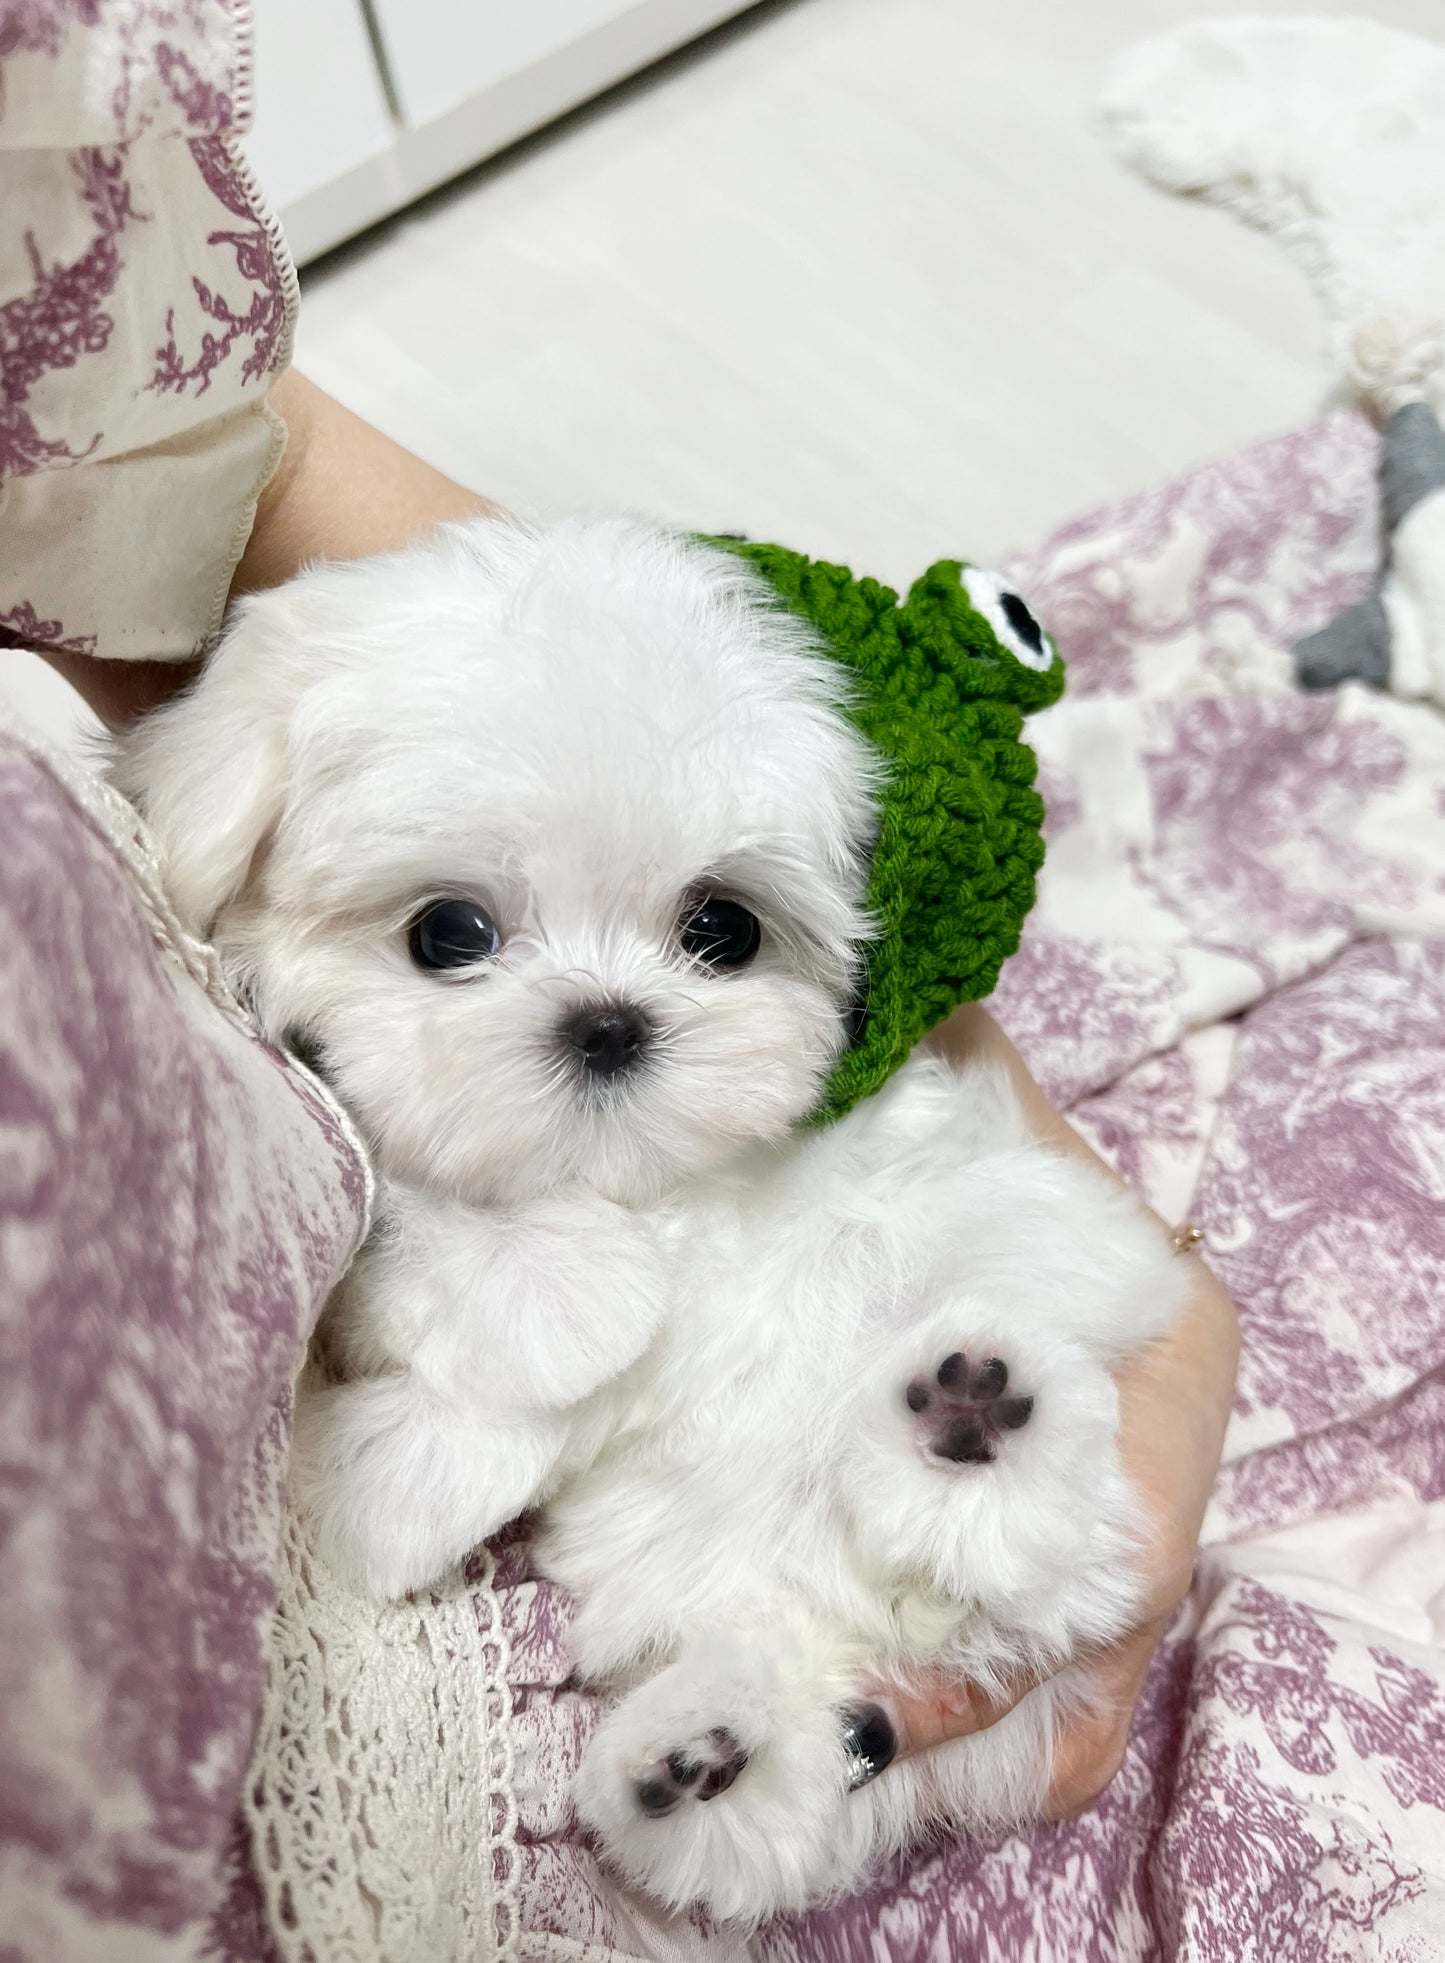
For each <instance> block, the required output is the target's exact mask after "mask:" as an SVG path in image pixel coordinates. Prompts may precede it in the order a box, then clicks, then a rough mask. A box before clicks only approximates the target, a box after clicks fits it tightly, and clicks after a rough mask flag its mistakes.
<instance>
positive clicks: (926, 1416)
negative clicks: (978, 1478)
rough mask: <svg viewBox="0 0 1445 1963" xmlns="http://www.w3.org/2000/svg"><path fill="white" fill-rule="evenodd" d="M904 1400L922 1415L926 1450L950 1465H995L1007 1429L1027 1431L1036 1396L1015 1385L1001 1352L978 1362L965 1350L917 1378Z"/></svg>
mask: <svg viewBox="0 0 1445 1963" xmlns="http://www.w3.org/2000/svg"><path fill="white" fill-rule="evenodd" d="M903 1401H904V1403H905V1404H906V1405H907V1406H908V1409H909V1410H910V1411H911V1412H912V1413H913V1414H914V1417H915V1419H916V1420H917V1422H916V1425H915V1427H914V1429H915V1435H916V1437H917V1440H918V1444H919V1447H920V1449H921V1450H922V1451H923V1452H924V1454H925V1455H926V1456H927V1457H928V1458H930V1459H941V1460H943V1461H945V1462H946V1463H947V1464H950V1465H992V1464H993V1462H994V1460H995V1459H996V1458H997V1457H998V1454H999V1447H1000V1444H1001V1443H1002V1440H1003V1437H1004V1434H1005V1433H1007V1432H1011V1431H1022V1429H1023V1427H1024V1426H1025V1425H1026V1424H1027V1423H1028V1421H1029V1419H1030V1418H1031V1417H1032V1416H1033V1414H1034V1399H1033V1397H1032V1396H1031V1395H1029V1394H1028V1393H1022V1394H1021V1393H1020V1392H1019V1391H1018V1390H1016V1389H1013V1388H1011V1386H1010V1382H1009V1367H1008V1365H1007V1363H1005V1362H1004V1360H1003V1358H1002V1357H1001V1356H985V1357H983V1358H982V1359H980V1360H978V1361H974V1360H972V1359H970V1357H969V1356H968V1354H967V1352H966V1351H964V1350H950V1351H949V1353H948V1355H947V1356H946V1357H944V1359H943V1361H942V1363H940V1364H939V1365H938V1367H937V1369H936V1370H934V1371H933V1372H932V1373H931V1374H929V1375H928V1376H915V1377H913V1378H912V1379H911V1380H910V1382H909V1384H908V1388H907V1389H906V1390H905V1391H904V1393H903Z"/></svg>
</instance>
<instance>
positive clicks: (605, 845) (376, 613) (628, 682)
mask: <svg viewBox="0 0 1445 1963" xmlns="http://www.w3.org/2000/svg"><path fill="white" fill-rule="evenodd" d="M842 679H843V678H842V677H841V675H840V673H839V671H838V669H837V667H836V665H835V664H833V663H832V662H829V661H827V660H826V659H820V658H816V657H815V656H814V655H813V654H812V653H811V651H810V644H809V642H808V639H807V636H806V632H805V630H804V629H803V628H802V627H801V626H800V625H799V624H798V623H797V622H795V621H794V620H792V619H791V618H790V617H788V616H786V615H784V614H782V613H780V612H778V611H777V610H776V608H775V607H773V606H772V605H771V603H770V601H769V598H768V596H767V594H766V592H765V591H764V590H762V589H760V588H759V587H757V586H755V585H754V584H753V581H752V575H750V574H749V573H748V572H747V571H746V569H745V568H743V567H742V566H741V565H739V564H738V563H737V562H735V561H733V560H732V559H731V558H730V557H728V556H727V555H724V554H720V553H715V552H711V551H708V550H706V549H704V548H702V547H699V546H696V545H693V544H690V543H686V542H682V541H679V540H676V539H672V538H669V537H666V536H664V535H661V534H659V533H656V532H654V531H651V530H648V529H645V528H641V527H637V526H630V525H626V524H621V523H617V522H615V521H596V522H582V521H579V522H575V523H570V524H565V525H560V526H556V527H553V528H550V529H548V530H546V531H543V532H540V533H535V532H529V531H525V530H522V529H520V528H514V527H504V526H500V525H496V524H484V525H477V526H475V527H472V528H469V529H467V530H464V531H462V530H459V531H454V532H451V533H448V534H445V535H443V536H441V537H440V538H438V539H437V540H435V541H433V542H429V543H428V544H426V545H424V546H420V547H417V548H415V549H413V550H412V551H410V552H407V553H405V554H402V555H399V556H396V557H393V558H390V559H387V560H381V561H372V562H369V563H363V564H358V565H355V566H350V567H339V568H329V569H324V570H322V571H320V572H317V573H314V574H311V575H308V576H307V577H306V578H304V579H302V580H300V581H298V582H296V583H295V584H294V585H293V586H291V587H289V588H287V589H285V590H283V591H282V592H280V593H277V594H274V595H270V596H267V597H266V598H264V599H261V600H257V601H253V602H251V603H250V604H249V606H248V607H247V609H246V610H245V611H244V613H243V614H242V617H241V619H240V621H239V623H238V625H237V627H236V628H235V630H234V631H233V633H232V635H231V637H230V638H229V639H228V641H227V642H226V644H225V645H224V646H223V647H222V649H221V650H220V651H219V652H218V654H217V655H216V657H215V658H214V660H213V662H212V663H211V664H210V666H209V667H208V669H207V671H206V675H205V677H204V679H203V680H202V682H201V683H200V685H199V686H198V688H197V690H196V691H195V693H194V695H193V696H192V697H190V698H189V699H188V700H187V701H185V702H183V703H182V704H180V705H178V706H177V707H176V708H175V709H173V710H170V711H167V712H165V713H164V714H163V715H161V716H160V717H158V718H156V719H154V720H153V721H152V723H151V724H150V725H149V726H148V727H147V728H146V729H145V730H143V731H142V733H141V735H140V736H139V737H138V739H137V740H136V741H135V743H134V744H133V745H132V747H131V749H130V751H129V753H128V755H127V757H126V759H125V760H124V763H123V766H122V776H123V780H124V781H125V782H126V783H127V785H128V787H129V788H131V789H133V790H136V791H138V792H139V793H140V796H141V799H142V802H143V804H144V806H145V808H146V810H147V813H148V815H149V816H150V818H151V820H152V823H153V824H154V825H155V826H156V828H157V829H158V831H159V832H160V835H161V839H162V844H163V846H164V847H165V849H166V851H167V855H168V858H169V860H170V864H171V869H172V877H173V883H174V885H175V888H176V890H177V894H178V897H179V900H180V902H181V904H182V906H183V908H184V910H185V911H187V912H188V913H189V915H190V917H191V921H192V924H194V925H195V926H196V927H197V928H198V929H200V930H204V929H205V928H206V927H208V926H210V925H211V924H212V923H214V932H215V937H216V939H217V942H218V944H219V945H220V946H221V948H222V951H223V953H224V955H225V958H226V960H227V962H228V964H229V965H230V967H231V968H232V971H233V973H234V974H235V975H236V977H237V979H238V981H239V982H240V983H241V985H242V986H243V987H245V988H246V989H247V990H248V992H249V993H250V995H251V997H252V999H253V1000H254V1002H255V1003H256V1005H257V1009H258V1012H259V1014H260V1015H261V1018H262V1021H263V1023H264V1025H265V1027H266V1029H267V1030H268V1033H270V1034H271V1035H272V1036H273V1037H275V1038H277V1039H284V1040H291V1041H298V1040H299V1041H302V1042H304V1043H305V1044H307V1045H309V1046H311V1047H313V1048H314V1049H315V1051H316V1052H317V1053H318V1055H319V1060H320V1062H321V1067H322V1068H323V1070H324V1071H325V1074H326V1075H327V1076H328V1078H329V1079H330V1081H331V1082H332V1083H333V1084H334V1086H335V1088H336V1090H337V1092H338V1094H339V1095H340V1096H341V1097H342V1099H343V1101H344V1102H345V1103H346V1104H347V1105H348V1106H349V1108H350V1109H351V1110H352V1111H353V1112H354V1113H355V1115H356V1117H357V1119H358V1121H359V1122H360V1124H361V1125H362V1127H363V1129H364V1130H365V1132H366V1133H367V1135H368V1137H369V1139H370V1141H371V1143H372V1145H373V1148H374V1150H375V1153H376V1156H377V1159H378V1162H379V1164H380V1165H381V1167H382V1169H383V1170H384V1171H386V1172H388V1173H390V1174H391V1175H392V1176H394V1177H398V1178H401V1179H405V1180H407V1181H410V1182H414V1183H416V1184H420V1185H424V1186H427V1187H429V1188H431V1189H433V1190H437V1191H441V1192H445V1193H447V1194H450V1195H452V1196H454V1197H456V1198H458V1199H461V1200H464V1201H468V1202H472V1203H491V1204H497V1203H501V1204H507V1203H513V1202H516V1201H518V1200H522V1199H525V1198H527V1197H530V1196H532V1195H535V1194H538V1193H541V1192H547V1191H557V1190H559V1189H565V1188H567V1187H568V1186H572V1185H585V1186H588V1187H591V1188H594V1189H596V1190H598V1191H601V1192H602V1193H604V1194H606V1195H608V1196H609V1197H612V1198H615V1199H618V1200H621V1201H624V1202H629V1203H642V1202H646V1201H648V1200H650V1199H652V1198H655V1197H656V1196H658V1195H659V1194H661V1193H663V1192H665V1191H666V1190H668V1189H669V1188H670V1187H672V1186H674V1185H676V1184H677V1183H678V1182H680V1181H682V1180H684V1179H687V1178H689V1177H692V1176H695V1175H697V1174H698V1173H700V1172H703V1171H705V1170H707V1169H708V1168H709V1167H712V1166H715V1165H717V1164H719V1163H720V1162H722V1161H723V1160H725V1159H727V1158H728V1157H730V1156H731V1155H732V1154H734V1153H735V1152H737V1151H738V1150H739V1148H741V1147H743V1146H745V1145H747V1144H749V1143H751V1142H755V1141H763V1140H770V1139H777V1138H779V1137H781V1136H782V1135H783V1134H784V1133H785V1132H786V1131H787V1129H788V1128H789V1127H790V1126H791V1125H792V1124H794V1123H795V1122H796V1121H797V1120H798V1119H799V1118H800V1117H802V1116H803V1115H805V1114H806V1113H807V1112H808V1111H809V1110H810V1109H811V1108H812V1106H813V1105H814V1104H815V1102H816V1100H817V1098H818V1095H819V1092H820V1089H821V1086H822V1082H823V1079H824V1078H825V1076H826V1074H827V1072H828V1070H829V1068H830V1066H831V1065H832V1063H833V1062H834V1060H835V1059H836V1057H837V1055H838V1054H839V1052H840V1050H841V1048H842V1046H843V1044H844V1042H845V1040H846V1021H847V1017H848V1013H849V1010H850V1007H851V1004H852V1001H853V998H854V992H855V988H856V983H857V976H858V948H859V943H860V940H861V939H862V938H863V937H864V935H865V933H866V922H865V920H864V919H863V917H862V915H861V912H860V907H861V897H862V891H863V887H864V884H865V878H866V865H865V860H866V853H867V850H868V847H869V844H870V841H871V837H872V831H873V824H874V811H873V803H872V790H873V781H874V766H873V763H872V759H871V757H870V754H869V752H868V751H867V748H866V746H865V745H864V744H863V742H862V739H861V738H860V737H859V736H858V735H857V734H856V733H855V732H854V730H853V729H852V727H851V726H850V725H849V723H848V722H847V721H846V719H845V718H844V716H843V715H842V714H841V713H840V710H839V706H838V702H839V693H840V689H841V686H842Z"/></svg>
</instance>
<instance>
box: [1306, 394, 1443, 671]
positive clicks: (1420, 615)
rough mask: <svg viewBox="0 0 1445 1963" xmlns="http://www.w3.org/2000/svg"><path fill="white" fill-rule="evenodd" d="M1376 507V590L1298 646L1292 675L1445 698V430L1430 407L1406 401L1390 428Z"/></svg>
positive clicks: (1383, 456)
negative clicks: (1379, 538)
mask: <svg viewBox="0 0 1445 1963" xmlns="http://www.w3.org/2000/svg"><path fill="white" fill-rule="evenodd" d="M1380 502H1381V512H1382V518H1383V522H1384V528H1385V540H1386V559H1385V567H1384V571H1383V572H1382V574H1381V577H1380V581H1379V584H1378V585H1377V586H1376V588H1375V590H1374V592H1373V593H1371V594H1370V595H1369V597H1368V598H1367V599H1364V600H1362V601H1361V602H1360V604H1359V605H1358V606H1356V607H1351V608H1350V610H1349V612H1348V613H1342V614H1341V615H1340V617H1339V619H1338V620H1333V621H1331V622H1330V624H1329V626H1328V627H1321V628H1320V629H1319V631H1318V633H1314V634H1311V635H1309V636H1308V637H1307V638H1306V639H1305V640H1303V641H1299V642H1297V643H1296V644H1295V648H1294V665H1295V673H1296V675H1297V676H1298V678H1299V681H1300V685H1301V686H1302V687H1303V688H1333V687H1334V686H1335V685H1336V684H1337V683H1339V682H1344V681H1362V682H1369V683H1371V684H1372V685H1373V686H1374V687H1375V688H1388V689H1393V690H1394V691H1395V693H1396V694H1400V695H1416V696H1418V695H1436V696H1438V697H1441V698H1442V699H1445V431H1442V430H1441V428H1440V425H1439V423H1438V422H1437V421H1436V419H1435V415H1434V412H1433V410H1431V408H1430V407H1429V405H1428V404H1427V403H1424V402H1410V403H1407V404H1406V405H1405V407H1404V408H1402V409H1397V410H1396V411H1395V413H1394V415H1392V416H1391V417H1390V419H1389V421H1388V423H1387V424H1386V425H1385V447H1384V451H1383V454H1382V456H1381V459H1380Z"/></svg>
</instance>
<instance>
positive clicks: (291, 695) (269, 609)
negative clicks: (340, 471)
mask: <svg viewBox="0 0 1445 1963" xmlns="http://www.w3.org/2000/svg"><path fill="white" fill-rule="evenodd" d="M299 611H300V609H299V608H298V607H297V605H296V602H295V601H294V600H293V598H292V596H291V595H290V594H289V593H287V592H285V591H282V592H280V593H274V594H267V595H265V596H262V597H258V598H256V599H252V600H247V601H245V602H243V603H242V605H241V607H240V609H239V610H238V612H237V615H236V617H235V619H234V620H233V622H232V624H231V625H230V627H229V628H228V630H227V633H226V636H225V638H224V639H223V640H222V642H221V643H220V645H219V646H218V647H217V649H216V650H215V652H214V653H213V654H212V655H211V656H210V657H209V658H208V659H207V662H206V665H205V667H204V668H203V669H202V671H201V673H200V676H199V677H198V679H197V680H196V682H195V683H194V685H193V686H192V687H191V688H190V689H188V690H187V692H186V693H185V695H183V696H182V697H181V698H180V699H179V700H178V701H176V702H174V703H171V704H170V705H168V706H167V707H166V708H164V709H160V710H157V711H156V712H155V713H154V714H152V715H150V716H147V717H146V718H145V719H144V720H143V721H142V722H141V723H139V724H138V725H137V727H136V728H135V730H134V731H132V732H131V733H130V734H129V735H128V736H127V737H125V738H124V739H123V740H122V744H121V749H120V753H119V756H118V758H117V760H116V762H115V764H114V766H113V769H112V776H113V779H114V781H115V782H116V784H117V785H118V786H119V788H120V789H121V790H123V791H124V792H125V793H126V794H127V796H129V797H130V798H131V799H132V800H133V801H134V802H135V803H136V804H137V806H138V807H139V809H140V811H141V814H142V816H143V817H144V818H145V820H146V822H147V823H148V824H149V826H150V828H151V830H152V831H153V832H154V833H155V836H156V839H157V842H158V844H159V846H160V851H161V862H162V869H163V872H164V875H165V880H166V886H167V890H168V892H169V893H170V896H171V900H172V903H173V904H174V906H175V908H176V911H177V913H178V914H179V915H180V917H181V920H182V921H183V923H184V924H185V926H186V927H188V928H189V929H190V931H191V932H192V933H194V934H197V935H199V936H201V937H202V938H206V937H209V935H210V933H211V930H212V927H213V926H214V923H215V920H216V917H217V915H218V914H219V913H220V912H221V910H222V908H223V907H225V906H226V905H227V904H228V903H229V902H230V901H232V900H234V899H235V898H236V897H237V895H238V894H239V893H240V892H241V891H242V889H243V888H244V886H245V884H246V881H247V878H248V876H249V875H250V872H251V869H252V866H253V864H254V863H255V860H256V856H257V854H258V852H259V851H260V849H261V847H262V846H263V845H264V843H265V841H266V839H267V837H268V836H269V834H270V833H271V832H272V830H273V829H274V828H275V826H276V824H277V822H278V820H279V819H280V817H281V813H282V811H283V809H284V807H285V802H286V790H287V776H288V771H287V747H288V746H287V728H288V724H289V721H290V717H291V712H292V710H293V709H294V707H295V704H296V700H297V697H298V695H299V693H300V691H301V687H302V685H303V684H302V679H301V672H300V663H299V658H298V657H299V654H300V651H301V649H302V648H303V647H304V644H305V642H304V622H303V621H302V620H301V619H299V618H297V617H296V616H297V615H298V613H299Z"/></svg>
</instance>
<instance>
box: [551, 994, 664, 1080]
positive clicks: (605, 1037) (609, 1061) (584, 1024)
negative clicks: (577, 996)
mask: <svg viewBox="0 0 1445 1963" xmlns="http://www.w3.org/2000/svg"><path fill="white" fill-rule="evenodd" d="M651 1035H652V1025H651V1023H649V1022H648V1020H647V1018H646V1016H644V1015H642V1014H641V1013H640V1011H638V1010H637V1009H627V1008H624V1007H623V1006H622V1005H621V1004H620V1003H618V1002H603V1003H600V1004H598V1005H597V1006H596V1007H595V1008H590V1009H582V1010H580V1011H579V1012H578V1013H577V1014H576V1015H575V1016H573V1017H572V1019H571V1020H570V1021H569V1022H565V1023H563V1025H562V1038H563V1041H564V1042H565V1043H566V1044H567V1046H568V1047H569V1049H571V1050H572V1051H573V1053H574V1054H575V1055H576V1056H577V1058H578V1059H579V1061H580V1062H581V1063H582V1064H583V1065H585V1067H586V1069H587V1070H588V1072H589V1073H590V1075H592V1076H594V1077H615V1076H616V1075H617V1074H618V1072H619V1071H622V1070H630V1069H631V1068H632V1066H633V1064H635V1063H636V1062H638V1060H639V1059H640V1058H641V1056H642V1053H643V1051H644V1050H645V1049H646V1048H647V1045H648V1041H649V1039H650V1038H651Z"/></svg>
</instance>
